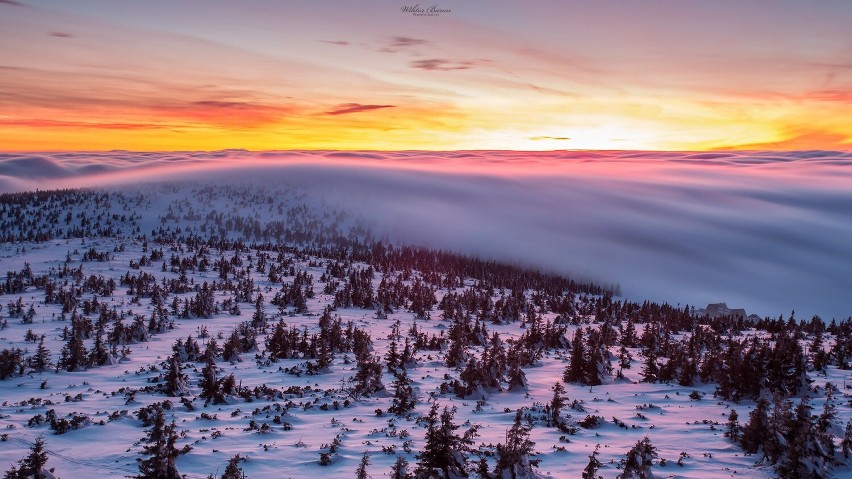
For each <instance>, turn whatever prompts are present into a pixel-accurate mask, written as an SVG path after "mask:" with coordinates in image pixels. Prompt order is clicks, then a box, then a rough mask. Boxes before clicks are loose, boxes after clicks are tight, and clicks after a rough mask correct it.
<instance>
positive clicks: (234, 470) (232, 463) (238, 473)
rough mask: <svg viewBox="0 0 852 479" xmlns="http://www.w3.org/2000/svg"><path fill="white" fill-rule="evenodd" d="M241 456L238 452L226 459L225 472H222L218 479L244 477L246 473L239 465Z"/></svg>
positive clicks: (244, 478)
mask: <svg viewBox="0 0 852 479" xmlns="http://www.w3.org/2000/svg"><path fill="white" fill-rule="evenodd" d="M242 460H243V458H242V457H240V455H239V454H236V455H234V457H232V458H230V459H229V460H228V465H227V466H225V472H223V473H222V476H221V477H220V479H246V474H245V473H244V472H243V469H242V468H241V467H240V461H242Z"/></svg>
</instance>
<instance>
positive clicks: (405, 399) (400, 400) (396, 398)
mask: <svg viewBox="0 0 852 479" xmlns="http://www.w3.org/2000/svg"><path fill="white" fill-rule="evenodd" d="M395 376H396V379H395V380H394V383H393V388H394V393H393V402H392V403H391V406H390V407H389V408H388V412H390V413H391V414H396V415H397V416H406V415H408V414H409V413H410V412H411V411H413V410H414V408H415V406H416V405H417V397H416V395H415V394H414V388H412V387H411V380H409V379H408V373H406V371H405V369H401V370H400V371H399V372H397V373H396V375H395Z"/></svg>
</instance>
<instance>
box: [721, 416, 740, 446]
mask: <svg viewBox="0 0 852 479" xmlns="http://www.w3.org/2000/svg"><path fill="white" fill-rule="evenodd" d="M725 436H727V437H729V438H730V439H731V441H733V442H735V443H737V444H739V443H740V437H741V436H742V426H740V421H739V415H738V414H737V411H736V410H734V409H731V413H730V414H728V422H727V423H726V424H725Z"/></svg>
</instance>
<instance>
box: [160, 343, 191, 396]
mask: <svg viewBox="0 0 852 479" xmlns="http://www.w3.org/2000/svg"><path fill="white" fill-rule="evenodd" d="M186 379H187V378H186V375H185V374H184V373H183V370H182V368H181V362H180V356H179V355H178V354H176V353H175V354H172V355H171V356H169V359H168V360H167V361H166V375H165V378H164V380H163V386H162V391H163V393H165V394H166V396H182V395H183V394H184V393H186Z"/></svg>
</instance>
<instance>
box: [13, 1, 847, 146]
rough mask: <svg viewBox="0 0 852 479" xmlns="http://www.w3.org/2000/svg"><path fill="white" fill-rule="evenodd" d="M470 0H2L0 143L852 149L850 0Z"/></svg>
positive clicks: (14, 144) (54, 144) (15, 144)
mask: <svg viewBox="0 0 852 479" xmlns="http://www.w3.org/2000/svg"><path fill="white" fill-rule="evenodd" d="M480 3H481V2H478V1H472V2H470V4H468V3H467V2H466V3H465V4H457V5H453V7H452V8H453V13H452V14H448V15H443V16H441V17H438V18H431V19H426V18H413V17H410V16H404V15H401V14H400V12H399V11H397V9H395V8H389V7H388V6H387V5H386V3H382V2H379V1H372V0H368V1H366V2H365V3H364V5H363V6H362V8H363V9H364V12H367V13H369V14H368V15H367V14H366V13H365V16H364V17H363V18H361V17H358V18H354V17H349V16H346V15H342V13H341V12H340V11H338V10H336V9H335V8H334V5H333V4H329V5H323V6H311V4H310V2H305V3H304V4H296V5H293V7H294V8H293V9H292V11H290V10H287V9H284V8H283V7H281V5H280V3H276V2H265V1H258V2H257V7H258V9H259V10H262V11H261V12H260V13H258V12H254V14H253V15H252V14H250V13H251V12H249V13H247V16H245V17H241V22H240V23H239V24H238V25H234V24H232V23H231V22H230V21H231V19H232V16H233V15H234V11H233V5H229V4H228V3H227V2H226V3H224V4H220V3H215V2H214V3H209V2H208V3H204V4H203V5H202V4H200V3H198V4H196V3H195V2H192V1H188V2H185V4H184V3H182V6H181V7H179V8H174V9H170V10H169V13H170V16H169V17H168V18H163V16H162V15H158V14H157V12H160V13H162V12H163V11H165V10H164V9H166V8H168V6H169V4H168V3H167V2H159V1H154V2H151V3H148V2H146V4H145V5H146V6H142V5H140V4H135V3H134V2H130V3H127V2H98V1H95V0H81V1H80V2H68V3H67V4H60V5H55V4H54V3H51V2H47V1H41V0H31V1H21V2H0V13H2V15H0V32H2V33H0V50H2V51H4V56H5V58H4V59H3V61H2V62H0V69H2V71H0V73H2V74H0V92H2V93H0V150H2V151H63V150H71V151H79V150H85V151H107V150H114V149H122V150H136V151H169V150H193V151H212V150H220V149H233V148H239V149H247V150H291V149H292V150H310V149H318V150H331V149H339V150H489V149H490V150H504V149H505V150H517V151H541V150H668V151H704V150H720V149H722V150H724V149H746V150H749V149H770V150H789V149H844V150H845V149H850V148H852V78H851V77H852V75H850V71H852V68H850V66H849V64H848V59H846V60H844V58H845V57H843V55H844V52H845V51H846V47H847V46H848V44H849V43H848V42H849V41H852V38H850V34H849V33H848V31H846V30H848V29H846V28H845V26H844V25H848V23H845V21H846V19H850V18H852V8H850V7H849V6H848V4H846V5H844V4H843V3H837V4H834V3H832V2H827V3H826V4H825V5H823V6H822V8H816V7H809V8H808V10H807V11H804V10H803V9H800V8H794V7H792V6H790V7H787V8H786V9H785V8H779V9H777V10H778V11H773V12H772V13H769V12H767V13H766V15H767V18H766V19H765V21H766V22H767V24H766V25H762V24H761V25H760V26H756V25H755V24H752V23H749V22H748V21H747V20H743V19H741V18H739V17H743V18H749V17H748V15H746V14H747V13H754V12H750V11H749V9H750V8H756V7H754V6H743V5H740V4H739V3H738V2H722V3H720V4H719V5H717V6H716V7H714V8H715V9H712V8H710V7H706V6H701V7H699V6H693V7H691V8H692V9H694V10H695V11H687V12H681V13H678V12H677V11H670V10H666V9H667V8H670V7H671V5H662V6H657V7H653V8H649V7H648V6H647V5H646V6H644V7H642V8H639V7H636V6H633V7H632V8H631V7H628V6H626V5H625V6H624V8H623V9H622V10H624V11H620V10H613V9H611V8H605V7H591V6H586V5H585V4H580V3H577V4H570V2H550V1H548V2H543V3H542V4H541V5H537V6H532V5H528V6H524V7H520V6H517V5H513V4H511V3H504V2H496V3H493V4H491V3H489V9H490V10H489V11H490V12H492V14H493V18H491V19H490V20H491V21H489V22H485V21H484V20H483V19H482V18H481V17H480V14H479V13H477V12H478V10H477V8H482V6H483V5H480ZM663 3H665V2H663ZM201 7H206V9H205V10H204V11H205V13H204V15H199V11H200V10H198V9H199V8H201ZM261 7H262V8H261ZM338 7H340V8H342V6H341V5H338ZM519 8H523V9H525V10H523V13H524V15H526V16H525V17H524V18H526V23H523V22H521V23H518V22H513V21H508V20H507V19H512V18H515V16H513V15H516V14H518V13H519V10H518V9H519ZM636 8H639V10H636ZM526 9H530V10H529V11H528V10H526ZM654 9H661V10H660V11H657V12H655V11H653V10H654ZM646 10H647V11H646ZM687 10H689V9H687ZM732 12H739V13H741V15H732ZM659 14H664V16H665V15H668V16H670V17H672V18H663V19H660V18H657V16H655V15H659ZM678 15H682V17H679V18H675V17H678ZM584 16H587V17H588V18H598V17H600V18H605V19H606V21H607V22H608V23H607V24H608V25H609V26H610V27H611V29H612V31H611V33H609V34H608V36H607V37H606V38H601V37H600V35H599V32H597V31H596V30H595V29H591V28H590V27H585V26H583V24H582V22H581V20H583V17H584ZM733 17H737V18H736V19H733V20H732V19H731V18H733ZM800 17H801V18H800ZM503 20H507V21H503ZM559 20H561V21H562V22H561V23H560V21H559ZM276 22H278V23H276ZM808 22H811V23H808ZM813 22H816V23H813ZM569 27H570V28H569ZM648 29H651V30H653V31H654V32H655V34H654V35H647V34H646V33H645V31H646V30H648ZM780 32H784V33H783V34H781V33H780Z"/></svg>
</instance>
